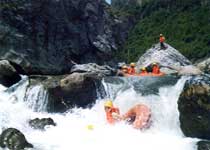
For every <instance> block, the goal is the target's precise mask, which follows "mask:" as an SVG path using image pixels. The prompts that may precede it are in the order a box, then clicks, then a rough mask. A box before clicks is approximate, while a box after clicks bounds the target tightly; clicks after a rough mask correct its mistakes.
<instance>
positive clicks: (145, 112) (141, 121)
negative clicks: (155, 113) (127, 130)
mask: <svg viewBox="0 0 210 150" xmlns="http://www.w3.org/2000/svg"><path fill="white" fill-rule="evenodd" d="M121 119H122V120H127V121H128V122H131V123H132V126H133V127H134V128H135V129H145V128H148V127H149V126H150V122H151V120H150V119H151V110H150V108H149V107H147V106H146V105H143V104H137V105H135V106H134V107H132V108H131V109H129V110H128V112H127V113H125V114H124V115H123V116H122V118H121Z"/></svg>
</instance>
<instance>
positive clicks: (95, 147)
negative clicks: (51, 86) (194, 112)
mask: <svg viewBox="0 0 210 150" xmlns="http://www.w3.org/2000/svg"><path fill="white" fill-rule="evenodd" d="M168 80H169V81H170V79H168ZM186 80H187V77H182V78H180V79H177V80H175V81H174V82H173V83H171V84H166V85H161V84H160V85H158V86H157V84H153V83H152V81H153V80H147V79H145V78H144V79H143V78H142V79H122V78H117V79H114V78H111V79H109V78H108V79H104V80H103V85H104V89H105V93H106V97H105V98H104V97H103V99H102V96H101V97H100V93H99V94H98V95H99V98H98V100H97V101H96V103H95V104H94V105H93V107H91V108H87V109H82V108H74V109H72V110H71V111H68V112H66V113H62V114H60V113H53V114H52V113H47V112H46V111H45V108H46V105H47V98H48V96H47V92H46V91H45V89H44V88H43V87H42V86H41V85H40V86H36V87H34V88H31V89H28V90H26V89H27V86H28V84H29V83H28V79H27V77H23V79H22V80H21V81H20V82H19V83H18V84H16V85H14V86H13V87H11V88H9V89H7V88H5V87H3V86H0V116H1V117H0V127H1V128H0V130H1V131H2V129H4V128H7V127H13V128H17V129H19V130H20V131H21V132H23V133H24V135H25V136H26V139H27V140H28V141H29V142H30V143H32V144H33V145H34V147H35V148H33V149H34V150H84V149H87V150H99V149H109V150H114V149H119V150H121V149H122V150H131V149H143V150H154V149H155V150H169V149H170V150H196V149H197V146H196V142H197V141H198V139H193V138H187V137H185V136H184V135H183V133H182V131H181V130H180V123H179V112H178V109H177V100H178V97H179V94H180V92H181V91H182V89H183V86H184V83H185V81H186ZM134 81H135V82H134ZM169 81H165V82H169ZM145 83H147V84H145ZM154 83H157V82H154ZM156 86H157V87H156ZM106 99H112V100H113V101H114V105H116V106H117V107H119V108H120V111H121V113H125V112H126V111H127V110H128V109H129V108H130V107H132V106H133V105H135V104H138V103H143V104H146V105H148V106H149V107H150V108H151V110H152V124H151V127H150V128H149V129H147V130H143V131H141V130H136V129H133V128H132V126H130V125H128V124H126V123H125V122H120V123H118V124H116V125H109V124H107V123H106V120H105V112H104V109H103V104H104V101H105V100H106ZM36 117H39V118H44V117H51V118H52V119H53V120H54V121H55V122H56V123H57V126H56V127H51V126H49V127H46V130H45V131H39V130H34V129H32V128H31V127H29V125H28V123H27V122H28V120H29V119H33V118H36ZM87 126H91V127H92V129H88V128H87Z"/></svg>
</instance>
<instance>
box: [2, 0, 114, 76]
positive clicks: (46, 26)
mask: <svg viewBox="0 0 210 150" xmlns="http://www.w3.org/2000/svg"><path fill="white" fill-rule="evenodd" d="M10 5H11V6H10ZM7 6H8V7H7ZM108 8H109V5H108V4H106V3H105V1H104V0H88V1H84V0H77V1H75V0H59V1H58V0H48V1H42V0H37V1H33V0H29V1H25V0H21V1H19V2H17V1H16V0H11V1H9V2H8V1H2V2H1V9H0V14H1V21H0V32H1V34H0V41H1V46H0V59H7V60H9V61H11V62H13V63H15V64H17V65H18V66H20V67H21V68H22V69H23V70H24V73H26V74H47V75H51V74H53V75H55V74H64V73H69V70H70V68H71V67H72V65H73V63H72V61H75V62H76V63H91V62H94V63H98V64H104V63H106V62H110V61H112V56H113V52H114V51H115V50H116V49H117V47H118V44H117V42H116V39H117V37H116V36H117V34H115V32H114V31H113V30H115V28H114V26H115V21H114V19H113V17H111V16H110V14H109V13H108Z"/></svg>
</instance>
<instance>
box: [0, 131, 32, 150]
mask: <svg viewBox="0 0 210 150" xmlns="http://www.w3.org/2000/svg"><path fill="white" fill-rule="evenodd" d="M0 147H2V148H5V147H7V148H8V149H10V150H23V149H24V148H32V147H33V145H32V144H30V143H29V142H27V140H26V138H25V136H24V134H23V133H22V132H20V131H19V130H18V129H15V128H8V129H6V130H4V131H3V132H2V133H1V135H0Z"/></svg>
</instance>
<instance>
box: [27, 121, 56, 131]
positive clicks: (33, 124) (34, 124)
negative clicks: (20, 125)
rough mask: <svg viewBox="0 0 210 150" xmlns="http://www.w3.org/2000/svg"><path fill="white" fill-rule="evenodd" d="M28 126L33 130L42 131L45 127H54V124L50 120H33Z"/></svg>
mask: <svg viewBox="0 0 210 150" xmlns="http://www.w3.org/2000/svg"><path fill="white" fill-rule="evenodd" d="M29 125H30V126H31V127H32V128H34V129H40V130H44V129H45V127H46V126H49V125H52V126H56V123H55V122H54V120H53V119H52V118H41V119H39V118H35V119H32V120H30V121H29Z"/></svg>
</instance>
